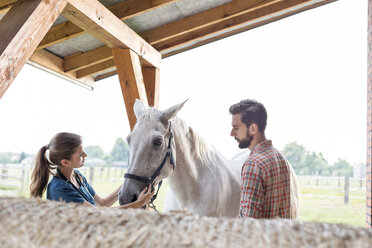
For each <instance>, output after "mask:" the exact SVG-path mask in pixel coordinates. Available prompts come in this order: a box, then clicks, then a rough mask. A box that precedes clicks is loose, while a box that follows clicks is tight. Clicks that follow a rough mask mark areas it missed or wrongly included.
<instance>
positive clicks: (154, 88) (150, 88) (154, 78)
mask: <svg viewBox="0 0 372 248" xmlns="http://www.w3.org/2000/svg"><path fill="white" fill-rule="evenodd" d="M142 74H143V80H144V82H145V88H146V95H147V100H148V103H149V105H150V106H154V107H155V108H158V107H159V91H160V70H159V69H158V68H154V67H145V68H142Z"/></svg>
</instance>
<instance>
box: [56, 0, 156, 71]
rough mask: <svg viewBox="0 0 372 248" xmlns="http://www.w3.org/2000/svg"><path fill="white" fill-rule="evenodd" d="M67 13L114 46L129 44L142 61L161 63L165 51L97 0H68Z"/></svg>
mask: <svg viewBox="0 0 372 248" xmlns="http://www.w3.org/2000/svg"><path fill="white" fill-rule="evenodd" d="M63 15H64V16H65V17H67V18H68V19H69V20H70V21H72V22H73V23H75V24H77V25H78V26H79V27H80V28H82V29H84V30H86V31H88V32H89V33H90V34H92V35H94V36H95V37H96V38H98V39H99V40H101V41H102V42H104V43H106V44H107V46H109V47H112V48H114V47H115V48H129V49H131V50H132V51H133V52H135V53H136V54H138V55H139V56H140V57H141V59H142V63H144V64H145V65H146V66H149V67H157V68H158V67H160V61H161V55H160V53H159V52H158V51H156V50H155V49H154V48H153V47H152V46H150V45H149V44H148V43H147V42H146V41H145V40H143V39H142V38H141V37H140V36H139V35H138V34H136V33H135V32H134V31H133V30H132V29H130V28H128V27H127V26H126V25H125V24H124V23H123V22H122V21H121V20H120V19H118V18H117V17H116V16H115V15H114V14H112V13H111V12H110V11H109V10H108V9H107V8H106V7H105V6H103V5H102V4H101V3H100V2H98V1H95V0H68V4H67V6H66V7H65V9H64V11H63Z"/></svg>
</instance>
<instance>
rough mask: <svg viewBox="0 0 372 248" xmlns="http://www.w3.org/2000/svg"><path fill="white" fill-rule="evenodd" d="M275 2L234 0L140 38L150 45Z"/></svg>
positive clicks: (154, 30) (147, 32)
mask: <svg viewBox="0 0 372 248" xmlns="http://www.w3.org/2000/svg"><path fill="white" fill-rule="evenodd" d="M274 2H277V1H276V0H251V1H247V0H235V1H232V2H229V3H226V4H224V5H220V6H217V7H215V8H212V9H209V10H206V11H203V12H201V13H198V14H195V15H192V16H189V17H186V18H184V19H181V20H178V21H175V22H172V23H168V24H165V25H163V26H160V27H158V28H154V29H151V30H149V31H146V32H143V33H141V34H140V35H141V37H142V38H144V39H145V40H146V41H147V42H149V43H150V44H152V45H155V44H157V43H160V42H164V41H165V40H168V39H172V38H174V37H176V36H179V35H183V34H185V33H189V32H192V31H194V30H197V29H201V28H203V27H206V26H209V25H213V24H215V23H218V22H222V21H225V20H228V19H230V18H233V17H236V16H239V15H242V14H245V13H247V12H252V11H254V10H256V9H257V8H260V7H261V6H265V5H268V4H272V3H274Z"/></svg>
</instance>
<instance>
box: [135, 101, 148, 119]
mask: <svg viewBox="0 0 372 248" xmlns="http://www.w3.org/2000/svg"><path fill="white" fill-rule="evenodd" d="M133 111H134V114H135V115H136V117H137V119H139V117H140V116H141V114H142V112H143V111H145V104H143V102H142V101H141V100H139V99H136V101H135V103H134V105H133Z"/></svg>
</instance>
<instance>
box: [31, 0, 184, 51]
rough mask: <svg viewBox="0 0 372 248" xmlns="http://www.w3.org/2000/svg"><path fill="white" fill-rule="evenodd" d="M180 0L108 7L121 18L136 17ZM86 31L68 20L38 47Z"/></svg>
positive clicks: (130, 2)
mask: <svg viewBox="0 0 372 248" xmlns="http://www.w3.org/2000/svg"><path fill="white" fill-rule="evenodd" d="M176 1H179V0H156V1H154V0H127V1H124V2H120V3H117V4H114V5H111V6H109V7H107V9H109V10H110V11H111V12H112V13H113V14H114V15H115V16H117V17H118V18H119V19H121V20H126V19H128V18H131V17H134V16H136V15H139V14H142V13H144V12H146V11H150V10H153V9H156V8H159V7H162V6H164V5H166V4H170V3H173V2H176ZM84 33H85V31H84V30H83V29H81V28H79V27H78V26H76V25H75V24H74V23H72V22H70V21H67V22H64V23H61V24H59V25H56V26H53V27H52V28H51V29H50V30H49V32H48V33H47V34H46V35H45V37H44V39H43V40H42V41H41V42H40V44H39V46H38V49H41V48H45V47H48V46H52V45H54V44H57V43H59V42H62V41H65V40H68V39H71V38H74V37H76V36H79V35H82V34H84Z"/></svg>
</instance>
